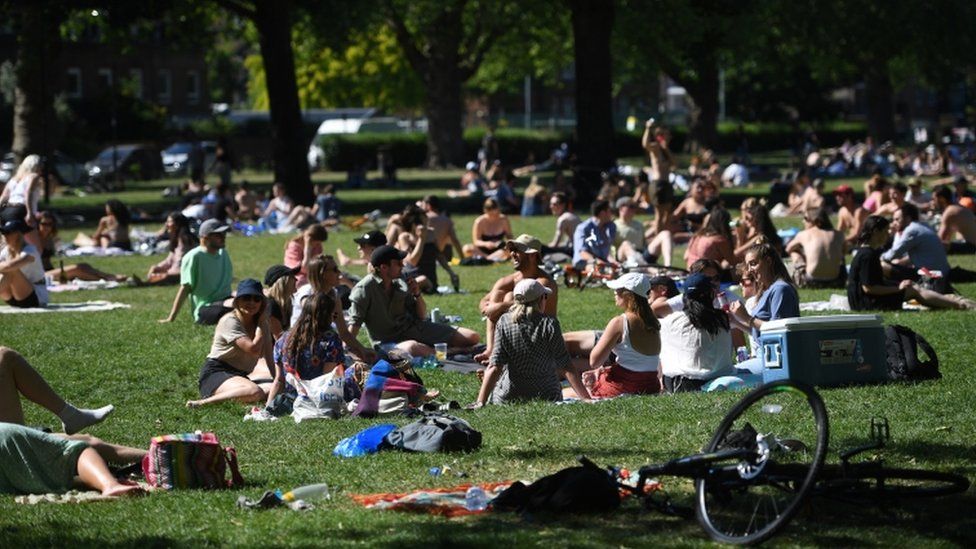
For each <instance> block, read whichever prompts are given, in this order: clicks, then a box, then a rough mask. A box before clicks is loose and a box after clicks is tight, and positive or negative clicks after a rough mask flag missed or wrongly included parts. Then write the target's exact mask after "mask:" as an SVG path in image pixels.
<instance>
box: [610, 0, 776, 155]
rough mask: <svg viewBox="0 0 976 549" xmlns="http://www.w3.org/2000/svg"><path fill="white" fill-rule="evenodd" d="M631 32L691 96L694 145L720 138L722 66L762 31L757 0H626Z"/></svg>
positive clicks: (713, 142)
mask: <svg viewBox="0 0 976 549" xmlns="http://www.w3.org/2000/svg"><path fill="white" fill-rule="evenodd" d="M621 11H622V12H625V13H626V15H624V16H622V17H621V19H622V20H623V21H625V22H627V23H628V24H629V25H630V29H629V30H628V34H630V35H631V36H634V37H635V38H634V39H636V40H640V41H642V42H643V44H644V45H645V48H646V51H647V53H648V55H649V56H650V57H651V58H652V59H653V60H654V62H655V63H656V64H657V65H658V66H659V67H660V68H661V70H663V71H664V72H665V74H667V75H668V76H669V77H671V78H672V79H673V80H674V81H675V82H677V83H678V84H680V85H681V86H682V87H684V88H685V90H686V91H687V92H688V95H689V96H690V98H691V99H692V103H693V105H692V107H691V117H690V118H691V120H690V124H689V125H690V128H689V133H690V137H691V141H692V147H693V148H695V147H697V146H704V147H709V148H711V147H714V146H715V144H716V143H717V142H718V114H719V112H718V111H719V104H718V92H719V69H720V68H721V67H722V66H723V65H724V64H726V63H729V62H730V61H731V59H732V58H733V57H734V55H735V53H736V52H739V51H744V50H747V49H748V47H749V46H748V45H749V36H750V34H752V33H757V32H762V27H761V26H760V25H759V24H758V18H757V13H759V10H758V9H757V6H756V2H754V1H753V0H654V1H652V2H642V1H637V0H624V4H623V7H622V9H621Z"/></svg>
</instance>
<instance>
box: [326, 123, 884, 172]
mask: <svg viewBox="0 0 976 549" xmlns="http://www.w3.org/2000/svg"><path fill="white" fill-rule="evenodd" d="M815 131H816V134H817V136H818V138H819V140H820V143H821V144H823V145H824V146H836V145H839V144H841V143H842V142H843V141H844V140H846V139H850V140H852V141H857V140H859V139H863V138H864V135H865V134H866V131H865V129H864V127H862V126H858V125H850V124H848V125H843V126H836V127H828V128H826V129H820V130H815ZM671 134H672V141H671V150H674V151H680V150H683V149H684V146H685V143H686V141H687V139H688V132H687V130H686V129H684V128H674V129H672V130H671ZM745 134H746V139H747V140H748V143H749V150H750V151H751V152H763V151H775V150H784V149H786V150H789V149H793V148H794V147H796V146H797V145H798V143H797V141H798V139H799V138H800V136H799V135H798V134H797V133H796V131H795V130H793V129H792V128H789V127H787V126H762V127H757V126H746V127H745ZM483 136H484V130H483V129H472V130H468V131H466V132H465V133H464V138H463V139H464V151H465V158H466V159H469V160H475V159H476V158H477V156H478V149H479V148H480V147H481V140H482V138H483ZM496 137H497V140H498V151H499V155H500V156H501V159H502V161H503V162H505V163H506V164H509V165H514V166H518V165H522V164H526V163H529V162H532V161H534V162H542V161H543V160H545V159H546V158H548V157H549V154H550V153H551V152H552V150H553V149H555V148H557V147H559V146H560V144H562V143H564V142H567V141H569V140H570V139H571V136H570V134H569V133H561V132H554V131H534V130H515V129H501V130H499V131H498V132H497V134H496ZM640 138H641V134H640V133H638V132H618V133H617V134H616V137H615V147H614V148H615V151H616V155H617V157H618V158H624V157H634V156H641V155H642V154H643V152H642V150H641V146H640ZM317 140H318V143H319V145H320V146H321V147H322V149H323V150H324V151H325V164H326V168H327V169H329V170H334V171H350V170H354V169H356V168H357V167H367V168H370V169H372V168H375V166H376V156H377V153H378V152H379V151H380V150H381V149H383V150H384V151H385V152H387V153H388V154H390V155H391V156H392V157H393V161H394V163H395V165H396V166H397V167H399V168H413V167H419V166H422V165H423V163H424V159H425V158H426V156H427V136H426V135H424V134H422V133H361V134H344V135H330V136H324V137H319V138H317ZM738 146H739V136H738V132H737V130H736V128H735V127H732V126H726V125H723V126H722V127H720V128H719V144H718V147H717V150H718V152H719V153H720V154H721V153H724V154H730V153H732V152H734V151H735V150H737V149H738ZM533 159H534V160H533Z"/></svg>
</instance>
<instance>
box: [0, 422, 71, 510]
mask: <svg viewBox="0 0 976 549" xmlns="http://www.w3.org/2000/svg"><path fill="white" fill-rule="evenodd" d="M85 448H88V443H87V442H82V441H80V440H68V439H66V438H62V437H58V436H55V435H49V434H47V433H43V432H41V431H37V430H35V429H31V428H29V427H24V426H23V425H15V424H13V423H0V493H3V494H46V493H48V492H67V491H68V490H70V489H71V487H72V482H73V480H74V477H75V475H76V474H77V473H78V456H80V455H81V453H82V452H83V451H84V450H85Z"/></svg>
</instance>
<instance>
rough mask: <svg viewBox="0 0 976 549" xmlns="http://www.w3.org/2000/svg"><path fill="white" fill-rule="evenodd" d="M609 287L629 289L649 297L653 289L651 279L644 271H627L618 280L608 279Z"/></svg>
mask: <svg viewBox="0 0 976 549" xmlns="http://www.w3.org/2000/svg"><path fill="white" fill-rule="evenodd" d="M607 287H608V288H611V289H614V290H619V289H624V290H629V291H631V292H634V293H635V294H637V295H639V296H642V297H647V294H648V293H650V291H651V279H649V278H647V275H645V274H643V273H627V274H625V275H623V276H621V277H620V278H618V279H616V280H608V281H607Z"/></svg>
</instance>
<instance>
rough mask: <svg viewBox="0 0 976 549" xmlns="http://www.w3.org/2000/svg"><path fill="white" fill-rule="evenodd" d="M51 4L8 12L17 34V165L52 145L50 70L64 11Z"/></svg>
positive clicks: (53, 86) (52, 85)
mask: <svg viewBox="0 0 976 549" xmlns="http://www.w3.org/2000/svg"><path fill="white" fill-rule="evenodd" d="M55 4H56V3H55V2H45V1H38V2H28V3H26V4H24V5H21V6H19V7H18V8H17V9H15V10H10V11H8V13H11V14H13V20H14V25H15V28H16V35H17V61H16V64H15V67H14V74H15V84H14V124H13V127H14V136H13V145H12V146H11V149H12V150H13V153H14V160H15V162H17V163H18V164H19V163H20V162H21V161H22V160H23V159H24V157H25V156H27V155H29V154H41V155H46V154H48V153H50V151H51V150H53V148H54V146H55V145H56V143H55V139H54V136H55V134H56V133H57V132H56V130H55V128H56V127H57V125H56V124H55V123H54V108H53V105H54V95H55V92H56V90H57V84H56V82H57V79H56V78H55V77H54V69H55V68H56V62H57V57H58V53H59V51H60V40H59V37H60V32H59V29H58V27H59V26H60V25H61V22H62V21H63V20H64V10H63V9H62V8H59V7H58V6H56V5H55ZM8 7H9V6H8Z"/></svg>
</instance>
